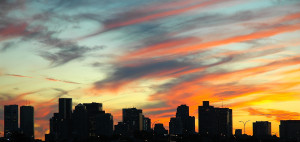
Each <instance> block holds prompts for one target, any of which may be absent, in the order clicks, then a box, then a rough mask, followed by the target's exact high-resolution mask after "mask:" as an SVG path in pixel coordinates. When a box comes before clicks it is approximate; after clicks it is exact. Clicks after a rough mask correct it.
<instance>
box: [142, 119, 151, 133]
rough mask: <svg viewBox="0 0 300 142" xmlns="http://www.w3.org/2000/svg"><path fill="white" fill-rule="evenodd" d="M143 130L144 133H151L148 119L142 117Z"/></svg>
mask: <svg viewBox="0 0 300 142" xmlns="http://www.w3.org/2000/svg"><path fill="white" fill-rule="evenodd" d="M143 120H144V122H143V130H144V131H151V119H150V118H148V117H144V116H143Z"/></svg>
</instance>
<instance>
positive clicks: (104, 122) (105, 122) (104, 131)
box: [95, 113, 114, 136]
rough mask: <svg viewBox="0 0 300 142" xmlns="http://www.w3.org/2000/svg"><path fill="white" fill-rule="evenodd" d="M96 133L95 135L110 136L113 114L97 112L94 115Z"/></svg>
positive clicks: (112, 127) (111, 133)
mask: <svg viewBox="0 0 300 142" xmlns="http://www.w3.org/2000/svg"><path fill="white" fill-rule="evenodd" d="M95 125H96V131H95V132H96V135H97V136H112V135H113V132H114V131H113V129H114V120H113V116H112V115H111V114H110V113H103V114H101V113H100V114H98V115H97V116H96V124H95Z"/></svg>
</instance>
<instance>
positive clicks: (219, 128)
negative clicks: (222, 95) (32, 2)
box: [4, 98, 300, 142]
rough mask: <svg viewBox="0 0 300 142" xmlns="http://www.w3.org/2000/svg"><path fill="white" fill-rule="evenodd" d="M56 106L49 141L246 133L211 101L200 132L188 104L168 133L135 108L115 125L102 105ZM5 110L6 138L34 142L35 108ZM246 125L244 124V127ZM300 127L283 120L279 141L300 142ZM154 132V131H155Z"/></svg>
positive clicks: (202, 109) (67, 102)
mask: <svg viewBox="0 0 300 142" xmlns="http://www.w3.org/2000/svg"><path fill="white" fill-rule="evenodd" d="M57 105H58V106H59V109H58V112H56V113H53V117H52V118H51V119H49V128H50V132H49V133H45V140H46V141H47V142H56V141H68V140H79V141H87V140H88V139H89V140H93V139H91V138H92V137H95V138H97V137H98V138H99V136H100V137H101V138H102V137H103V136H105V137H107V138H109V137H115V136H118V135H120V136H122V135H123V137H124V136H131V135H134V136H135V133H136V132H138V131H139V132H142V131H144V132H146V133H150V134H151V135H152V133H153V134H158V136H159V135H161V136H163V134H169V135H170V137H171V138H175V137H174V136H177V135H182V136H184V137H186V138H188V137H189V136H193V135H196V134H199V136H201V135H202V136H205V135H207V134H209V135H211V136H219V137H222V136H224V137H227V138H230V137H231V136H232V135H235V137H236V138H239V137H241V136H242V135H241V134H242V131H244V134H245V128H244V130H242V129H235V133H233V129H232V119H233V118H232V109H230V108H223V107H222V108H218V107H214V106H212V105H210V103H209V101H203V102H202V106H198V116H199V117H198V118H201V119H198V121H199V123H198V124H201V125H199V126H198V128H199V129H198V131H195V127H196V126H195V117H194V116H190V115H189V106H187V105H185V104H182V105H180V106H178V107H177V111H176V115H175V117H170V121H169V126H172V127H171V128H170V129H169V130H168V129H165V126H164V125H163V124H162V123H160V122H158V121H155V122H152V123H151V118H148V117H145V115H144V114H143V110H142V109H137V108H135V107H132V108H123V109H122V120H121V121H120V122H115V123H114V119H113V115H111V114H110V113H106V112H105V110H104V109H103V104H102V103H97V102H91V103H83V104H82V103H79V104H77V105H75V106H74V105H72V98H59V99H58V101H57ZM4 107H5V114H4V119H5V123H4V126H5V137H7V138H11V135H12V134H14V133H23V134H24V136H25V138H29V139H30V138H32V139H34V137H35V136H34V107H32V106H28V105H26V106H20V113H18V112H19V111H18V110H19V109H18V105H15V104H14V105H5V106H4ZM73 108H74V109H73ZM19 115H20V117H19ZM18 120H20V123H19V121H18ZM248 121H249V120H248ZM248 121H246V123H247V122H248ZM25 122H26V123H25ZM246 123H245V122H244V124H246ZM250 123H252V124H253V128H252V129H253V136H254V137H256V138H259V139H266V138H267V139H269V138H271V136H273V135H275V136H277V134H276V133H275V134H274V133H273V132H272V127H271V122H269V121H256V122H251V121H250ZM19 124H20V125H19ZM250 125H251V124H250ZM19 126H20V127H19ZM151 126H152V127H151ZM299 126H300V120H280V125H279V126H278V127H279V128H280V138H283V139H286V140H287V139H290V140H293V139H294V138H296V139H298V138H299V136H298V132H299V131H300V127H299ZM153 130H154V132H152V131H153ZM12 138H13V137H12ZM145 138H147V137H145ZM158 138H159V137H158ZM161 138H162V137H161ZM94 140H96V139H94ZM274 140H275V139H274Z"/></svg>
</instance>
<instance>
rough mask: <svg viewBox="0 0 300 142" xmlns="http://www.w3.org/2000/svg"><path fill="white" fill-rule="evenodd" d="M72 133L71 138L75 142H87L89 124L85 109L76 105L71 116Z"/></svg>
mask: <svg viewBox="0 0 300 142" xmlns="http://www.w3.org/2000/svg"><path fill="white" fill-rule="evenodd" d="M72 119H73V121H72V122H73V123H72V126H73V131H72V136H73V138H74V140H75V141H87V139H88V136H89V129H88V128H89V127H88V126H89V125H88V124H89V122H88V113H87V110H86V107H85V106H84V105H82V104H78V105H77V106H76V107H75V110H74V111H73V114H72Z"/></svg>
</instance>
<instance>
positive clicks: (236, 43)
mask: <svg viewBox="0 0 300 142" xmlns="http://www.w3.org/2000/svg"><path fill="white" fill-rule="evenodd" d="M299 73H300V0H264V1H261V0H151V1H150V0H126V1H121V0H84V1H82V0H68V1H66V0H1V1H0V104H1V106H0V133H1V134H0V135H2V134H3V129H4V128H3V119H4V118H3V115H4V114H3V108H4V107H3V106H4V105H10V104H18V105H19V106H21V105H32V106H34V108H35V135H36V138H40V139H44V134H45V133H48V132H49V118H50V117H52V115H53V113H54V112H58V98H59V97H63V98H73V107H75V105H77V104H79V103H91V102H98V103H103V106H104V110H105V111H106V112H108V113H112V115H113V116H114V123H117V122H118V121H121V120H122V113H121V109H122V108H130V107H136V108H139V109H143V113H144V114H145V116H147V117H150V118H151V119H152V122H155V121H156V123H158V122H159V123H163V124H164V125H165V126H166V128H168V122H169V120H170V117H174V116H175V113H176V108H177V106H179V105H181V104H186V105H188V106H189V107H190V115H192V116H195V117H196V131H197V129H198V123H197V119H198V116H197V115H198V113H197V109H198V106H201V105H202V101H210V103H211V105H213V106H215V107H229V108H231V109H233V129H242V128H243V124H242V123H240V122H239V121H247V120H250V122H248V124H247V125H246V133H247V134H252V122H255V121H271V122H272V134H276V135H277V136H278V135H279V130H278V129H279V121H280V120H286V119H300V117H299V116H300V107H299V104H300V76H299Z"/></svg>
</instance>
